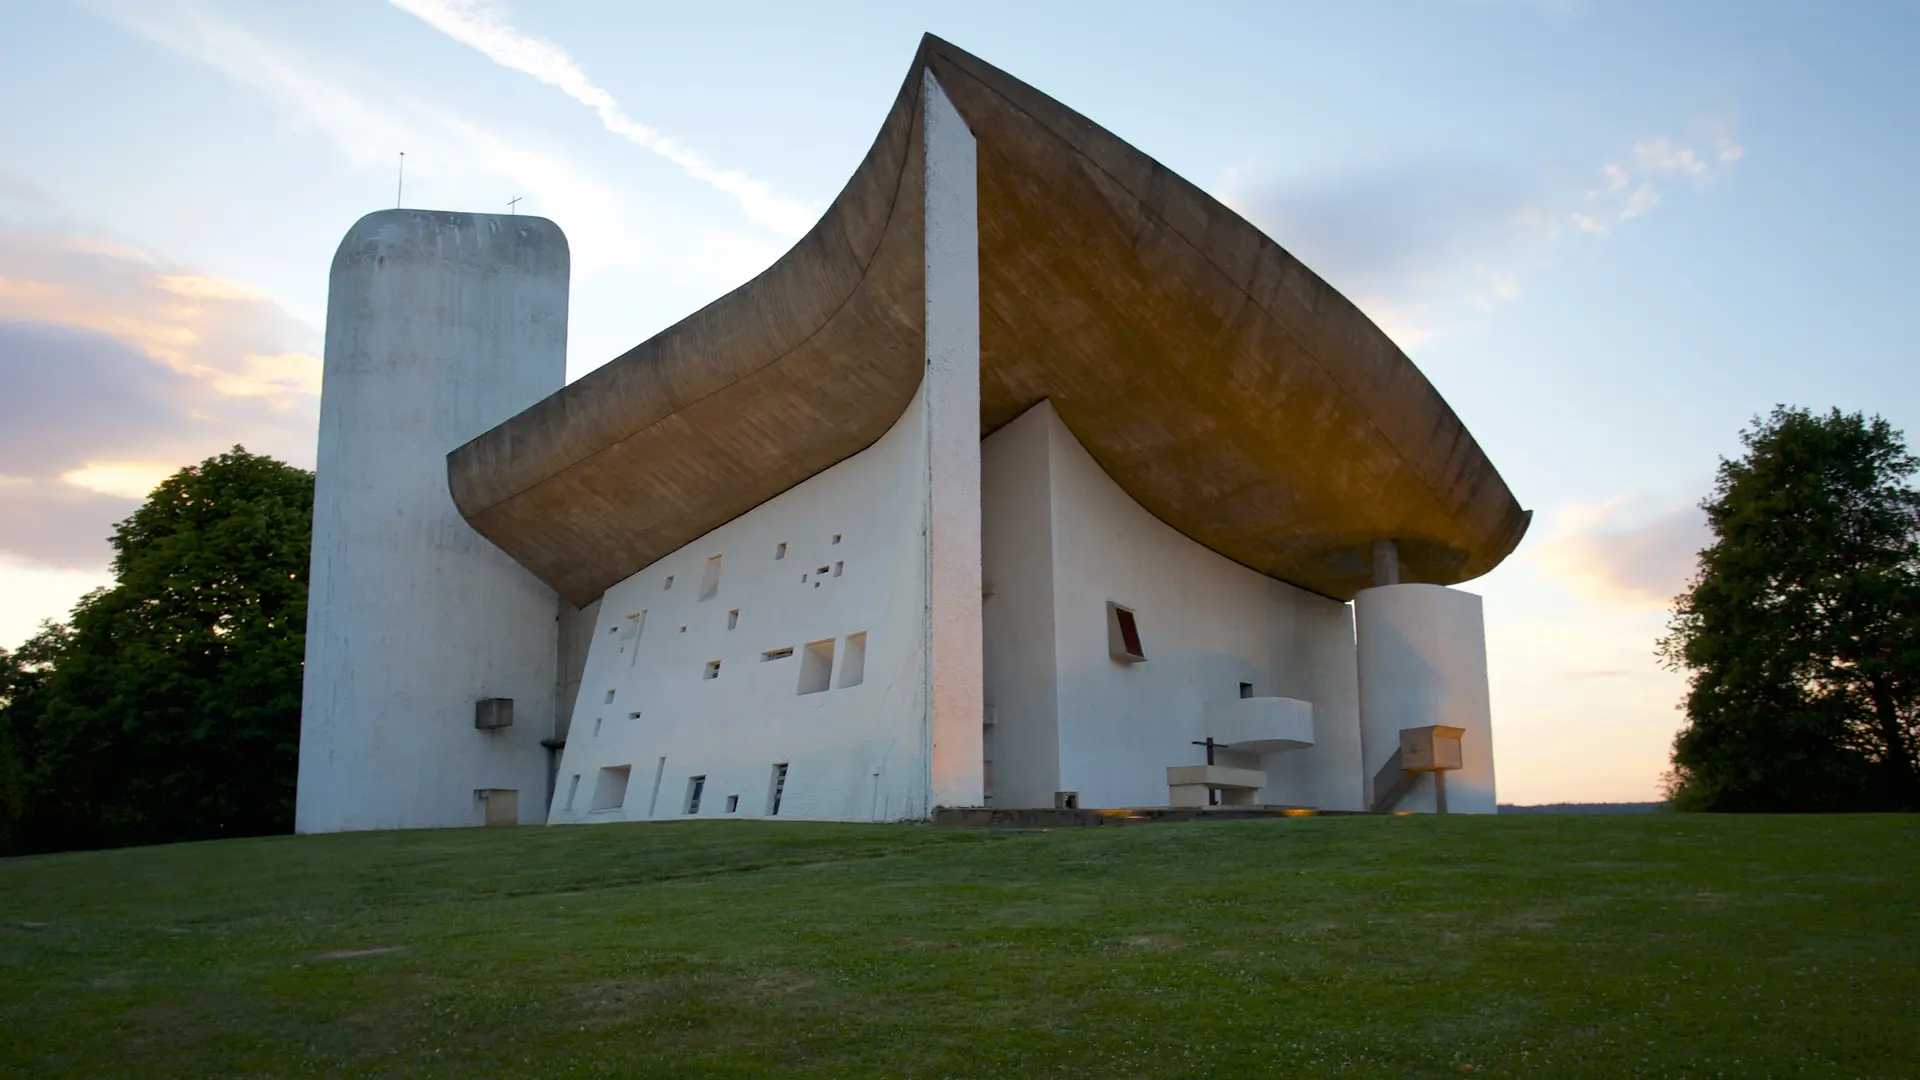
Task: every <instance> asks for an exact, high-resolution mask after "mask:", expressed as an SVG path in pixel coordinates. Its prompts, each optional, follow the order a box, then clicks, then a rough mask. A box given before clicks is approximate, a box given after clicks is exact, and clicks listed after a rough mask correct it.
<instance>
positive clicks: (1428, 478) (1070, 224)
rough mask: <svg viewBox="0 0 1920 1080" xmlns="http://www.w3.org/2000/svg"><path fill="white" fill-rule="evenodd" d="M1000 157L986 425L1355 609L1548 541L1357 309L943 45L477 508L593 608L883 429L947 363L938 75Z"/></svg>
mask: <svg viewBox="0 0 1920 1080" xmlns="http://www.w3.org/2000/svg"><path fill="white" fill-rule="evenodd" d="M927 70H931V71H933V73H934V74H935V75H936V76H937V77H938V78H939V80H940V83H941V85H942V86H943V87H944V88H945V90H946V92H947V94H948V96H949V97H950V98H951V99H952V101H953V104H954V106H955V107H956V108H957V109H958V110H959V112H960V114H961V115H962V117H964V119H965V120H966V122H967V125H968V127H969V128H971V129H972V132H973V134H974V136H975V138H976V139H977V141H978V154H979V184H980V188H979V229H980V267H981V269H980V291H981V329H980V336H981V382H982V386H981V403H980V412H981V426H982V430H983V432H986V433H991V432H992V431H994V430H995V429H997V428H998V427H999V426H1000V425H1002V424H1005V423H1007V422H1008V421H1010V420H1012V419H1013V418H1014V417H1016V416H1019V415H1020V414H1021V413H1023V412H1025V411H1026V410H1027V409H1028V408H1030V407H1031V406H1032V405H1034V404H1035V403H1036V402H1038V401H1040V400H1042V399H1051V400H1052V401H1053V404H1054V407H1055V408H1056V409H1057V410H1058V411H1059V414H1060V416H1061V418H1062V419H1063V420H1064V421H1065V422H1066V424H1067V425H1068V427H1069V428H1070V429H1072V431H1073V432H1074V434H1075V435H1076V436H1078V437H1079V439H1080V440H1081V442H1082V443H1084V444H1085V446H1086V448H1087V450H1088V451H1089V452H1091V453H1092V455H1093V457H1094V459H1095V460H1096V461H1097V462H1098V463H1099V464H1100V466H1101V467H1102V468H1103V469H1105V470H1106V472H1107V473H1108V474H1110V475H1111V476H1112V477H1113V478H1114V480H1115V481H1117V482H1118V483H1119V484H1120V486H1121V487H1122V489H1124V490H1125V491H1126V492H1127V493H1128V494H1129V495H1131V496H1132V497H1133V498H1134V499H1136V500H1138V501H1139V502H1140V504H1141V505H1143V506H1145V507H1146V508H1147V509H1148V510H1149V511H1150V512H1152V513H1153V514H1154V515H1156V516H1158V517H1159V518H1160V519H1161V520H1163V521H1165V522H1167V523H1168V524H1169V525H1172V526H1173V527H1174V528H1176V529H1178V530H1179V531H1180V532H1182V533H1184V534H1186V535H1187V536H1190V537H1192V538H1193V539H1194V540H1196V541H1198V542H1200V543H1202V544H1204V545H1206V546H1207V547H1209V548H1212V549H1213V550H1215V551H1218V552H1220V553H1221V554H1222V555H1225V556H1227V557H1228V558H1231V559H1233V560H1235V561H1237V562H1240V563H1242V564H1244V565H1246V566H1249V567H1252V568H1253V569H1255V570H1258V571H1260V572H1262V573H1264V574H1268V575H1270V576H1272V577H1275V578H1279V579H1280V580H1283V581H1287V582H1291V583H1293V584H1296V585H1299V586H1302V587H1304V588H1307V589H1310V590H1312V591H1314V592H1318V593H1321V594H1323V595H1325V596H1329V597H1333V598H1336V599H1342V600H1344V599H1348V598H1350V597H1352V596H1353V594H1354V593H1355V592H1356V591H1357V590H1359V589H1361V588H1364V587H1366V586H1368V585H1370V584H1372V567H1371V553H1372V542H1373V541H1374V540H1376V539H1380V538H1392V539H1395V540H1397V541H1398V546H1399V555H1400V570H1401V575H1402V576H1401V580H1403V581H1408V582H1427V583H1434V584H1452V583H1455V582H1459V581H1464V580H1467V579H1469V578H1473V577H1477V576H1479V575H1480V574H1484V573H1486V572H1487V571H1488V570H1490V569H1492V568H1493V567H1494V566H1495V565H1497V564H1498V563H1499V562H1500V560H1501V559H1503V558H1505V557H1506V556H1507V554H1508V553H1509V552H1511V551H1512V550H1513V548H1514V546H1515V545H1517V544H1518V543H1519V541H1520V537H1521V536H1522V534H1524V532H1525V531H1526V527H1527V521H1528V514H1527V512H1526V511H1524V510H1522V509H1521V508H1520V506H1519V504H1518V503H1517V502H1516V501H1515V500H1514V498H1513V495H1512V494H1511V493H1510V492H1509V491H1508V489H1507V486H1506V484H1505V482H1504V481H1502V480H1501V478H1500V475H1499V473H1498V472H1497V471H1496V470H1495V469H1494V467H1493V465H1492V463H1490V462H1489V461H1488V460H1487V458H1486V456H1485V454H1483V453H1482V452H1481V450H1480V448H1479V446H1478V445H1477V444H1476V443H1475V442H1474V441H1473V438H1472V436H1471V435H1469V434H1468V433H1467V430H1466V428H1465V427H1464V426H1463V425H1462V424H1461V423H1460V421H1459V419H1458V418H1457V417H1456V416H1455V415H1454V414H1453V411H1452V410H1451V409H1449V408H1448V407H1447V404H1446V402H1445V401H1443V400H1441V398H1440V395H1439V394H1438V393H1437V392H1435V390H1434V389H1433V387H1432V386H1431V385H1430V384H1429V383H1428V382H1427V380H1426V379H1425V378H1424V377H1423V376H1422V375H1421V374H1420V372H1419V371H1418V370H1417V369H1416V368H1415V367H1414V366H1413V364H1412V362H1411V361H1409V360H1408V359H1407V357H1406V356H1405V354H1403V353H1402V352H1401V351H1400V350H1399V349H1398V348H1397V347H1395V346H1394V344H1393V343H1392V342H1391V341H1390V340H1388V338H1387V336H1386V335H1385V334H1384V333H1382V332H1381V331H1380V329H1379V328H1378V327H1376V326H1374V325H1373V323H1372V322H1371V321H1369V320H1368V319H1367V318H1366V316H1365V315H1363V314H1361V312H1360V311H1359V309H1357V308H1355V307H1354V306H1353V305H1352V304H1351V303H1349V302H1348V301H1347V300H1346V299H1345V298H1344V297H1342V296H1341V295H1340V294H1339V293H1337V292H1335V291H1334V290H1333V289H1332V288H1331V287H1329V286H1328V285H1327V284H1326V283H1325V282H1324V281H1322V280H1320V278H1319V277H1317V276H1315V275H1314V274H1313V272H1312V271H1310V270H1308V269H1307V268H1306V267H1304V266H1302V265H1301V264H1300V263H1299V262H1298V261H1297V260H1295V259H1294V258H1293V257H1292V256H1290V255H1288V254H1287V253H1286V252H1285V251H1283V250H1281V248H1280V247H1279V246H1278V245H1277V244H1275V243H1274V242H1273V241H1272V240H1270V239H1268V238H1267V237H1266V236H1265V235H1263V234H1262V233H1261V232H1260V231H1259V230H1258V229H1256V228H1254V227H1253V226H1252V225H1250V224H1248V223H1247V222H1246V221H1245V220H1244V219H1242V218H1241V217H1240V216H1239V215H1237V214H1235V213H1234V212H1233V211H1231V210H1229V209H1227V208H1226V207H1224V206H1222V205H1221V204H1220V203H1218V202H1217V201H1215V200H1214V199H1213V198H1212V197H1210V196H1208V195H1207V194H1206V193H1205V192H1203V191H1201V190H1199V189H1198V188H1196V187H1194V186H1193V185H1192V184H1189V183H1188V182H1186V181H1185V180H1183V179H1181V178H1180V177H1178V176H1176V175H1174V174H1173V173H1172V172H1170V171H1169V170H1167V169H1166V168H1165V167H1163V166H1161V165H1160V164H1159V163H1157V162H1155V161H1153V160H1152V159H1151V158H1149V157H1147V156H1146V155H1145V154H1143V153H1141V152H1140V151H1138V150H1136V149H1134V148H1133V147H1131V146H1129V145H1127V144H1126V143H1124V142H1122V141H1121V140H1120V139H1118V138H1116V137H1115V136H1113V135H1112V134H1110V133H1108V132H1107V131H1105V130H1103V129H1101V128H1100V127H1098V126H1097V125H1095V124H1093V123H1092V122H1091V121H1089V120H1087V119H1086V118H1085V117H1082V116H1080V115H1079V114H1077V113H1075V112H1073V111H1072V110H1070V109H1068V108H1066V107H1065V106H1063V105H1061V104H1060V103H1058V102H1056V101H1054V100H1053V99H1051V98H1049V97H1047V96H1046V95H1044V94H1042V93H1040V92H1039V91H1037V90H1035V89H1033V88H1032V87H1029V86H1027V85H1025V84H1024V83H1021V82H1020V81H1019V80H1017V79H1014V78H1012V77H1011V76H1008V75H1007V74H1005V73H1004V72H1001V71H998V70H996V69H995V68H993V67H991V66H990V65H988V64H986V63H984V62H982V61H980V60H978V59H976V58H974V57H972V56H970V55H968V54H967V53H965V52H963V51H961V50H959V49H957V48H955V47H953V46H952V45H949V44H947V43H946V42H943V41H941V40H939V39H937V38H934V37H931V36H929V37H927V38H926V39H924V40H923V42H922V44H921V47H920V50H919V53H918V54H917V55H916V57H915V59H914V63H913V67H912V69H911V70H910V71H909V72H908V75H907V78H906V80H905V82H904V84H903V85H902V88H901V91H900V94H899V96H898V97H897V98H896V100H895V102H894V106H893V109H892V111H891V112H890V113H889V114H888V116H887V120H886V122H885V124H883V125H882V127H881V130H880V135H879V137H878V138H877V139H876V140H875V142H874V145H873V148H872V149H871V150H870V151H869V152H868V154H867V157H866V160H865V161H864V162H862V164H861V166H860V168H859V169H858V170H857V171H856V172H855V173H854V175H853V177H852V179H851V180H849V181H848V184H847V187H846V188H845V190H843V191H842V192H841V194H840V196H839V198H837V199H836V200H835V201H834V203H833V205H832V206H831V207H829V208H828V210H827V212H826V214H825V216H824V217H823V218H822V219H821V221H820V222H819V224H817V225H816V226H815V227H814V229H813V231H812V232H810V233H808V234H807V236H806V237H805V238H803V239H802V240H801V241H800V242H799V243H798V244H796V245H795V246H794V248H793V249H792V250H791V251H789V252H788V253H787V254H786V255H785V256H784V257H783V258H782V259H781V260H780V261H779V262H777V263H775V264H774V265H773V266H772V267H769V268H768V269H767V270H766V271H765V272H764V273H762V274H761V275H760V276H758V277H756V278H755V279H753V280H752V281H750V282H748V283H747V284H745V285H743V286H741V287H740V288H739V289H736V290H734V291H733V292H731V293H729V294H727V295H726V296H724V297H721V298H720V299H719V300H716V301H714V302H713V303H712V304H709V305H708V306H707V307H705V308H703V309H701V310H700V311H698V312H696V313H694V314H693V315H691V316H689V317H687V318H686V319H684V320H682V321H681V322H679V323H678V324H676V325H674V326H672V327H670V328H668V329H667V330H665V331H663V332H661V333H660V334H658V335H656V336H655V337H653V338H651V339H649V340H647V341H645V342H642V343H641V344H640V345H638V346H636V347H635V348H633V349H632V350H630V351H628V352H627V353H626V354H625V355H623V356H621V357H619V358H618V359H616V360H614V361H613V362H612V363H609V364H607V365H606V366H604V367H601V368H600V369H598V370H596V371H594V372H592V373H591V374H589V375H587V376H586V377H585V378H582V379H580V380H579V381H577V382H575V383H573V384H572V385H570V386H568V387H566V388H565V389H564V390H562V391H560V392H559V393H557V394H554V395H553V396H551V397H549V398H547V399H546V400H545V401H542V402H540V403H539V404H538V405H535V406H534V407H533V408H531V409H528V410H527V411H526V412H524V413H522V414H520V415H519V416H516V417H514V418H513V419H512V420H509V421H508V422H506V423H504V424H501V425H500V426H499V427H497V428H495V429H493V430H492V431H489V432H487V433H486V434H484V435H482V436H481V437H480V438H478V439H475V440H474V441H473V442H471V443H468V444H467V445H465V446H462V447H460V448H459V449H457V450H455V451H454V452H453V453H452V454H451V455H449V458H448V470H449V480H450V484H451V489H452V492H453V496H454V499H455V501H456V503H457V504H458V506H459V507H460V510H461V512H462V513H463V514H464V515H466V517H467V520H468V521H469V522H470V523H471V524H472V525H473V526H474V528H476V529H477V530H479V531H480V532H481V533H482V534H484V535H485V536H487V537H488V538H489V539H491V540H493V541H494V542H495V543H496V544H498V545H500V546H501V547H502V548H504V549H505V550H506V551H508V552H509V553H511V554H512V555H513V556H514V557H515V558H516V559H518V560H519V561H520V562H521V563H522V564H523V565H525V566H526V567H528V568H529V569H531V570H532V571H533V572H534V573H536V574H537V575H539V576H540V577H541V578H542V579H543V580H545V581H547V582H549V583H550V584H552V585H553V586H554V587H555V588H556V589H558V590H559V591H560V592H561V593H562V594H563V595H565V596H566V597H568V598H569V599H571V600H573V601H574V602H575V603H585V602H587V601H590V600H592V599H593V598H594V597H595V596H597V595H599V594H600V592H601V591H603V590H604V589H606V588H607V587H608V586H609V585H611V584H613V583H614V582H617V581H620V580H622V579H623V578H625V577H627V576H629V575H630V574H632V573H634V572H635V571H637V570H639V569H640V568H642V567H644V566H647V565H649V564H650V563H652V562H654V561H655V560H657V559H659V558H660V557H662V556H664V555H666V554H667V553H669V552H671V551H674V550H676V549H677V548H679V547H680V546H681V545H683V544H685V543H687V542H688V541H689V540H691V539H693V538H694V537H697V536H700V535H702V534H704V533H706V532H708V531H710V530H712V529H714V528H716V527H718V526H719V525H721V524H723V523H725V522H727V521H729V520H732V519H733V518H735V517H737V516H739V515H740V514H742V513H744V512H745V511H747V510H749V509H751V508H752V507H754V506H756V505H758V504H760V503H762V502H764V501H766V500H767V499H769V498H772V497H773V496H775V495H777V494H779V493H780V492H782V491H785V490H787V489H788V488H790V487H792V486H793V485H795V484H797V483H799V482H800V481H802V480H804V479H806V478H807V477H809V476H812V475H813V474H815V473H817V472H819V471H821V470H823V469H825V468H828V467H830V466H831V465H833V464H834V463H836V462H839V461H842V460H844V459H846V458H847V457H850V456H851V455H853V454H855V453H858V452H859V451H860V450H861V449H864V448H865V447H867V446H869V445H871V444H872V443H873V442H874V441H875V440H877V439H878V438H879V437H880V436H881V435H882V434H883V433H884V432H885V431H886V430H887V429H888V428H889V427H890V426H891V425H892V424H893V422H894V421H895V420H896V419H897V418H898V417H899V416H900V414H901V411H902V410H904V409H905V408H906V406H907V402H908V400H909V399H910V398H911V397H912V396H913V393H914V391H915V389H916V388H917V387H918V385H919V383H920V379H921V375H922V373H923V371H924V368H925V281H924V272H925V271H924V265H923V259H922V256H923V251H924V244H923V234H924V229H925V221H924V210H923V198H922V186H923V183H924V180H923V170H922V167H921V163H922V144H921V139H922V130H921V119H920V117H921V110H920V108H919V100H918V99H919V95H920V93H921V84H922V75H923V73H924V72H925V71H927Z"/></svg>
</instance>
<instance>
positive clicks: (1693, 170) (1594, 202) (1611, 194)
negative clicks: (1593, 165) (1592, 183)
mask: <svg viewBox="0 0 1920 1080" xmlns="http://www.w3.org/2000/svg"><path fill="white" fill-rule="evenodd" d="M1744 156H1746V150H1745V149H1744V148H1742V147H1741V146H1740V144H1739V143H1737V142H1734V141H1733V137H1732V136H1730V135H1721V136H1718V137H1717V138H1715V139H1714V141H1713V143H1712V150H1711V151H1710V152H1706V153H1703V152H1701V151H1700V150H1698V149H1696V148H1694V147H1692V146H1683V145H1681V144H1680V143H1678V142H1675V141H1674V140H1673V138H1672V137H1670V136H1667V135H1653V136H1649V137H1647V138H1644V139H1641V140H1640V141H1638V142H1636V143H1634V144H1633V147H1632V148H1631V150H1629V152H1628V154H1627V158H1628V160H1629V161H1631V162H1632V163H1633V167H1632V168H1631V169H1629V168H1627V167H1625V166H1622V165H1619V164H1615V163H1612V162H1609V163H1607V164H1605V165H1602V166H1601V167H1600V184H1599V186H1598V187H1595V188H1592V189H1590V190H1588V191H1587V193H1586V202H1587V204H1588V206H1587V208H1585V209H1582V210H1575V211H1570V212H1569V213H1568V214H1567V219H1566V220H1567V223H1568V224H1570V225H1572V226H1573V228H1574V229H1575V230H1576V231H1579V232H1583V233H1588V234H1590V235H1594V236H1605V235H1606V234H1607V233H1608V232H1609V231H1611V229H1612V227H1613V226H1615V225H1619V224H1623V223H1625V222H1628V221H1632V220H1634V219H1635V218H1642V217H1645V216H1647V214H1649V213H1651V212H1652V211H1653V209H1654V208H1655V207H1657V206H1659V205H1660V204H1661V203H1662V202H1663V201H1664V200H1663V198H1662V196H1661V194H1660V191H1659V189H1658V188H1657V187H1655V186H1654V183H1653V181H1652V180H1650V179H1647V177H1650V176H1655V175H1659V174H1663V173H1673V174H1678V175H1680V176H1684V177H1686V178H1688V179H1690V180H1692V181H1694V182H1695V183H1696V184H1706V183H1709V182H1711V181H1712V180H1714V179H1715V178H1716V177H1718V176H1719V175H1720V174H1722V173H1724V172H1726V171H1727V170H1728V169H1731V168H1733V167H1734V166H1735V165H1736V164H1738V163H1739V161H1740V159H1741V158H1742V157H1744ZM1636 180H1637V181H1638V182H1637V183H1636ZM1629 188H1631V189H1632V190H1631V191H1629V190H1628V189H1629Z"/></svg>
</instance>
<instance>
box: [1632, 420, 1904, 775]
mask: <svg viewBox="0 0 1920 1080" xmlns="http://www.w3.org/2000/svg"><path fill="white" fill-rule="evenodd" d="M1741 441H1742V443H1743V444H1744V445H1745V447H1746V452H1745V454H1743V455H1742V456H1740V457H1739V458H1736V459H1733V460H1723V461H1722V462H1721V463H1720V469H1719V473H1718V476H1717V478H1716V481H1715V484H1714V489H1713V493H1712V495H1710V496H1709V497H1708V498H1707V499H1706V501H1705V502H1703V503H1702V504H1701V507H1702V509H1704V510H1705V511H1706V512H1707V522H1708V525H1709V527H1710V528H1711V529H1712V532H1713V537H1714V539H1713V543H1712V544H1711V545H1709V546H1708V547H1707V548H1706V549H1705V550H1704V551H1702V552H1701V553H1700V564H1699V568H1698V571H1697V572H1696V574H1695V577H1694V579H1693V581H1692V582H1691V584H1690V585H1689V587H1688V589H1687V591H1686V592H1685V593H1683V594H1682V595H1681V596H1680V597H1678V598H1677V600H1676V601H1675V606H1674V612H1673V617H1672V621H1671V623H1670V626H1669V632H1668V635H1667V636H1666V637H1665V638H1663V639H1662V640H1661V642H1660V652H1661V655H1662V657H1663V659H1664V660H1665V661H1666V662H1667V664H1668V665H1669V666H1670V667H1673V668H1675V669H1679V670H1685V671H1686V672H1687V673H1688V675H1689V688H1688V693H1687V696H1686V701H1685V711H1686V717H1687V719H1686V724H1685V725H1684V727H1683V728H1682V729H1681V731H1680V733H1679V734H1678V736H1677V737H1676V738H1675V740H1674V746H1673V774H1672V780H1671V782H1672V790H1671V792H1670V794H1671V796H1672V798H1673V801H1674V805H1675V806H1676V807H1677V808H1680V809H1701V810H1759V811H1812V810H1867V809H1914V808H1920V762H1917V761H1916V752H1917V751H1920V493H1917V492H1915V491H1914V490H1913V488H1912V487H1911V486H1910V484H1909V478H1910V477H1912V476H1913V474H1914V473H1915V471H1916V470H1920V459H1916V458H1915V457H1914V456H1913V455H1912V454H1911V453H1909V452H1908V451H1907V448H1906V444H1905V442H1904V440H1903V438H1902V436H1901V434H1900V432H1898V431H1896V430H1895V429H1894V428H1893V427H1892V426H1891V425H1889V424H1888V423H1887V422H1886V421H1885V420H1883V419H1881V418H1879V417H1877V416H1876V417H1872V418H1867V417H1865V416H1863V415H1862V414H1860V413H1842V412H1840V411H1839V410H1837V409H1836V410H1833V411H1831V412H1829V413H1827V414H1826V415H1824V416H1822V415H1817V414H1815V413H1812V412H1810V411H1808V410H1806V409H1791V408H1786V407H1784V406H1783V407H1778V408H1776V409H1774V411H1773V413H1772V415H1770V416H1768V417H1766V418H1765V419H1758V418H1756V419H1755V421H1754V423H1753V425H1752V426H1751V427H1750V428H1749V429H1748V430H1746V431H1745V432H1743V433H1742V435H1741Z"/></svg>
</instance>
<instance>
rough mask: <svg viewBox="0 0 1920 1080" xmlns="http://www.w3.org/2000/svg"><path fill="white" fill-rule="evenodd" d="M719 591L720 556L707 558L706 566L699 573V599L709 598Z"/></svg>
mask: <svg viewBox="0 0 1920 1080" xmlns="http://www.w3.org/2000/svg"><path fill="white" fill-rule="evenodd" d="M719 591H720V556H718V555H715V556H714V557H712V558H711V559H708V560H707V568H706V570H705V571H703V572H702V573H701V574H700V599H702V600H711V599H713V598H714V595H715V594H716V593H718V592H719Z"/></svg>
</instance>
